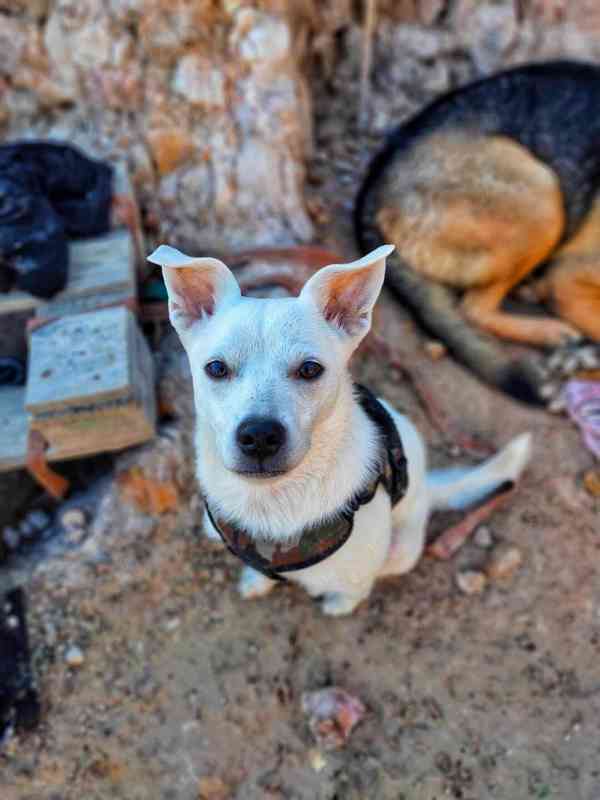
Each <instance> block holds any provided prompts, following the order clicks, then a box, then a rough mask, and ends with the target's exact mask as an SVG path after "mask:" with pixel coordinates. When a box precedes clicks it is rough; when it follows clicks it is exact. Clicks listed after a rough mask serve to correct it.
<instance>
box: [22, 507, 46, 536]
mask: <svg viewBox="0 0 600 800" xmlns="http://www.w3.org/2000/svg"><path fill="white" fill-rule="evenodd" d="M26 519H27V521H28V522H29V524H30V525H31V526H32V527H33V528H35V530H36V531H37V532H38V533H41V532H42V531H45V530H46V528H47V527H48V526H49V525H50V523H51V521H52V519H51V517H50V514H48V513H47V512H46V511H43V510H42V509H41V508H39V509H36V510H35V511H30V512H29V514H27V517H26Z"/></svg>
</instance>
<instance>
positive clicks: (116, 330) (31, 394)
mask: <svg viewBox="0 0 600 800" xmlns="http://www.w3.org/2000/svg"><path fill="white" fill-rule="evenodd" d="M134 327H135V320H134V317H133V315H132V314H131V312H130V311H129V310H128V309H127V308H124V307H123V306H117V307H115V308H104V309H100V310H99V311H92V312H89V313H86V314H74V315H73V316H68V317H63V318H62V319H57V320H53V321H51V322H48V323H47V324H45V325H43V326H42V327H40V328H38V329H37V330H35V331H33V332H32V334H31V340H30V354H29V370H28V378H27V391H26V398H25V407H26V409H27V410H28V411H29V412H30V413H32V414H35V415H39V414H40V413H43V412H46V411H51V410H61V409H64V408H67V407H73V406H85V405H89V404H98V403H100V402H107V401H109V400H115V399H119V398H123V397H126V396H127V395H128V394H130V393H131V391H132V386H131V378H132V345H133V342H134V339H133V330H134Z"/></svg>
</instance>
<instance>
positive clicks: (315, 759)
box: [308, 747, 327, 772]
mask: <svg viewBox="0 0 600 800" xmlns="http://www.w3.org/2000/svg"><path fill="white" fill-rule="evenodd" d="M308 763H309V764H310V766H311V767H312V768H313V769H314V771H315V772H321V771H322V770H324V769H325V767H326V766H327V759H326V758H325V756H324V755H323V753H321V751H320V750H317V749H316V748H315V747H313V748H311V749H310V750H309V751H308Z"/></svg>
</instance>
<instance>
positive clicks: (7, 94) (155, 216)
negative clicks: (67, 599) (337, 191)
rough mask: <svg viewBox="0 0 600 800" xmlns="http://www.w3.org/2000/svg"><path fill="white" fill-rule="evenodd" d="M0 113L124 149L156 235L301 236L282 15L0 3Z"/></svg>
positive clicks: (7, 119) (5, 126)
mask: <svg viewBox="0 0 600 800" xmlns="http://www.w3.org/2000/svg"><path fill="white" fill-rule="evenodd" d="M0 10H1V12H0V124H1V125H2V134H3V138H5V139H12V138H15V137H17V136H21V135H23V134H25V135H27V136H44V137H52V138H61V139H66V140H68V141H72V142H76V143H79V144H80V145H82V146H84V147H85V148H86V149H87V150H88V151H90V152H93V153H96V154H98V155H102V156H114V155H117V154H122V153H125V154H126V155H127V158H128V160H129V162H130V164H131V167H132V170H133V175H134V178H135V181H136V184H137V185H138V187H139V189H140V191H141V197H142V204H143V206H144V210H145V219H146V224H147V225H148V226H149V227H150V228H152V227H154V228H156V232H157V234H159V235H160V237H161V238H167V239H169V240H179V241H180V242H182V241H183V242H185V241H189V242H190V243H193V245H194V246H209V247H216V248H220V247H224V246H225V245H227V247H229V248H231V247H233V248H235V247H238V246H247V245H248V243H253V244H257V245H260V244H274V243H283V242H290V241H297V240H306V239H309V238H310V237H311V233H312V228H311V223H310V220H309V218H308V216H307V214H306V211H305V209H304V205H303V200H302V184H303V180H304V160H305V158H306V155H307V153H308V150H309V147H310V141H311V130H310V120H311V113H310V103H309V97H308V92H307V89H306V85H305V82H304V79H303V78H302V77H301V75H300V73H299V69H298V63H297V58H296V56H295V53H294V49H293V38H292V29H291V25H290V22H289V20H288V19H286V18H285V17H284V16H283V15H281V14H277V13H273V12H269V11H267V10H261V9H259V8H253V7H249V6H244V5H242V4H240V3H236V2H222V3H215V2H211V0H102V2H101V1H100V0H19V2H18V3H10V4H9V5H8V7H7V4H6V3H0Z"/></svg>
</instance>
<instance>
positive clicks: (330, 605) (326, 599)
mask: <svg viewBox="0 0 600 800" xmlns="http://www.w3.org/2000/svg"><path fill="white" fill-rule="evenodd" d="M363 599H364V598H363V596H362V595H359V596H356V595H353V594H342V593H341V592H331V593H330V594H325V595H323V598H322V600H321V611H322V612H323V613H324V614H327V615H328V616H330V617H343V616H346V615H347V614H352V612H353V611H354V609H355V608H356V606H357V605H358V604H359V603H360V602H361V600H363Z"/></svg>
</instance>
